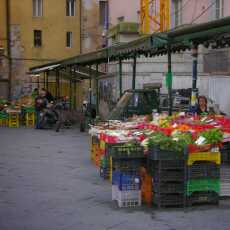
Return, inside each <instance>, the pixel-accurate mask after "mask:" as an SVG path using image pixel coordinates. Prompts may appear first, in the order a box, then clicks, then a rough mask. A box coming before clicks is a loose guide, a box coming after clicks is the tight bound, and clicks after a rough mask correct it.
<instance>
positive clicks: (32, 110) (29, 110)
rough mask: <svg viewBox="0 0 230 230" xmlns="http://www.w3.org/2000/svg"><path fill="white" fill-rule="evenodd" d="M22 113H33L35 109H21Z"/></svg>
mask: <svg viewBox="0 0 230 230" xmlns="http://www.w3.org/2000/svg"><path fill="white" fill-rule="evenodd" d="M23 112H25V113H34V112H35V108H34V107H23Z"/></svg>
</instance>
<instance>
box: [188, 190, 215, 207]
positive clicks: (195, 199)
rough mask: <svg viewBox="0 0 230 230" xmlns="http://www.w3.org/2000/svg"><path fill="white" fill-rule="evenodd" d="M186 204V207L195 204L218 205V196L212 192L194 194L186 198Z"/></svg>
mask: <svg viewBox="0 0 230 230" xmlns="http://www.w3.org/2000/svg"><path fill="white" fill-rule="evenodd" d="M186 203H187V205H188V206H192V205H195V204H216V205H218V204H219V194H218V193H216V192H213V191H206V192H194V193H193V194H192V195H191V196H187V198H186Z"/></svg>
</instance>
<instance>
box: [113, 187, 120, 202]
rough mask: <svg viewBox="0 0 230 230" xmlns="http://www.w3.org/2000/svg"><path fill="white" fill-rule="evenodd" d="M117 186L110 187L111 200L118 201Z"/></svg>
mask: <svg viewBox="0 0 230 230" xmlns="http://www.w3.org/2000/svg"><path fill="white" fill-rule="evenodd" d="M118 190H119V189H118V186H117V185H114V184H113V185H112V200H117V199H118V197H117V196H118Z"/></svg>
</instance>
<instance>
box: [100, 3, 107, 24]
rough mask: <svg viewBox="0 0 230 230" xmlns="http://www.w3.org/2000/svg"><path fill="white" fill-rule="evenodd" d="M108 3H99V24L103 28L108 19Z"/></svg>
mask: <svg viewBox="0 0 230 230" xmlns="http://www.w3.org/2000/svg"><path fill="white" fill-rule="evenodd" d="M107 11H108V2H107V1H100V2H99V23H100V25H101V26H105V25H106V24H107V18H108V16H107V15H108V12H107Z"/></svg>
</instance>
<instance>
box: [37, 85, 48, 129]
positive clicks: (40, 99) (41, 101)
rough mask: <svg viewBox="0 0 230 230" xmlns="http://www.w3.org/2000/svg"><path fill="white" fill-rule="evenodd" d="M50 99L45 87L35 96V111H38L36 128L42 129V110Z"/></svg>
mask: <svg viewBox="0 0 230 230" xmlns="http://www.w3.org/2000/svg"><path fill="white" fill-rule="evenodd" d="M47 104H48V101H47V99H46V91H44V90H43V89H42V90H41V91H40V92H39V95H38V96H37V97H36V98H35V112H36V129H40V128H41V126H40V122H41V112H42V111H43V110H44V109H45V108H46V106H47Z"/></svg>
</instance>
